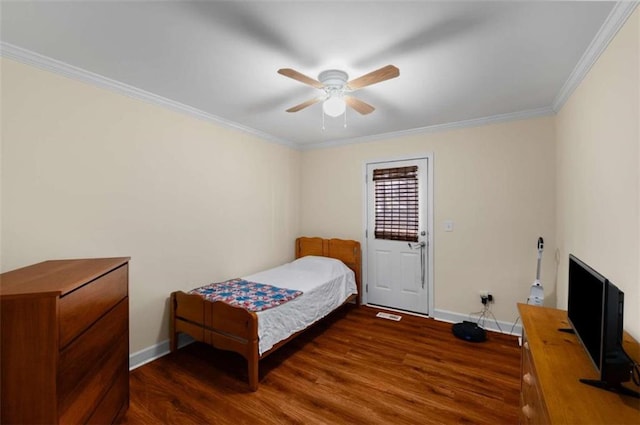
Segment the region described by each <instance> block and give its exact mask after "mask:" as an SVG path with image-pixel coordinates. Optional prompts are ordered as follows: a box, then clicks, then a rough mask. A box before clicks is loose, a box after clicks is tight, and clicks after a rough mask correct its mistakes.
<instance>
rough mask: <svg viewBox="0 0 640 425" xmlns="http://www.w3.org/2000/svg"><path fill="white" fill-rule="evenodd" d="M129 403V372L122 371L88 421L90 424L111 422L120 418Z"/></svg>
mask: <svg viewBox="0 0 640 425" xmlns="http://www.w3.org/2000/svg"><path fill="white" fill-rule="evenodd" d="M128 405H129V374H128V373H122V374H120V376H119V377H118V378H117V379H116V381H115V382H114V383H113V385H112V386H111V388H109V391H108V392H107V394H106V395H105V396H104V398H103V399H102V400H101V401H100V404H98V407H96V410H94V412H93V413H92V414H91V417H90V418H89V420H88V421H87V423H89V424H110V423H113V422H114V421H115V420H116V419H118V416H119V413H121V412H124V410H126V409H127V407H128Z"/></svg>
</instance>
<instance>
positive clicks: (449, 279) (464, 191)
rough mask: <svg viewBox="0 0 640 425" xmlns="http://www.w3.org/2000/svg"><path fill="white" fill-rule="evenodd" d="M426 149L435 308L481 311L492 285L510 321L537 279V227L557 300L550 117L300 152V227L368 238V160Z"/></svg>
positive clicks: (497, 309) (498, 311)
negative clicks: (430, 162)
mask: <svg viewBox="0 0 640 425" xmlns="http://www.w3.org/2000/svg"><path fill="white" fill-rule="evenodd" d="M426 152H432V153H433V155H434V227H435V229H434V230H435V233H434V244H435V245H434V262H435V265H434V273H435V279H434V280H435V287H434V291H435V297H434V298H435V309H436V310H441V311H449V312H454V313H459V314H463V315H466V314H468V313H470V312H475V311H478V310H480V308H481V307H482V305H481V304H480V298H479V291H480V290H483V289H488V290H490V291H491V292H492V293H493V295H494V296H495V299H496V303H495V305H494V306H493V311H494V313H495V315H496V316H497V318H498V320H502V321H506V322H513V321H514V320H515V319H516V317H517V312H516V303H517V302H525V301H526V298H527V296H528V294H529V289H530V285H531V283H532V282H533V280H534V279H535V272H536V259H537V250H536V243H537V239H538V236H543V237H544V238H545V241H546V251H545V254H544V259H543V274H542V280H543V284H544V286H545V290H546V296H547V298H548V299H547V304H549V305H555V292H554V282H555V265H554V261H553V258H554V257H553V252H554V250H555V130H554V119H553V117H547V118H538V119H530V120H524V121H517V122H509V123H503V124H495V125H487V126H483V127H476V128H468V129H460V130H454V131H448V132H442V133H432V134H421V135H415V136H409V137H403V138H397V139H392V140H383V141H378V142H369V143H362V144H354V145H348V146H342V147H335V148H328V149H320V150H313V151H308V152H304V153H303V155H302V170H303V173H302V191H301V193H302V195H301V196H302V203H301V211H300V212H301V230H302V233H303V234H308V235H321V236H325V237H327V236H336V237H343V238H352V239H357V240H361V242H363V241H362V236H363V228H364V224H363V202H364V199H363V185H364V176H363V164H365V163H366V162H367V161H371V160H380V159H385V158H391V159H393V158H398V157H402V156H412V155H419V154H421V153H426ZM445 220H453V221H454V223H455V225H454V231H453V232H444V230H443V222H444V221H445Z"/></svg>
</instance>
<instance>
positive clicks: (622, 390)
mask: <svg viewBox="0 0 640 425" xmlns="http://www.w3.org/2000/svg"><path fill="white" fill-rule="evenodd" d="M580 382H582V383H583V384H587V385H591V386H593V387H596V388H602V389H603V390H607V391H611V392H613V393H618V394H623V395H628V396H631V397H635V398H640V393H639V392H638V391H634V390H632V389H630V388H627V387H623V386H622V385H621V384H619V383H618V384H611V383H609V382H605V381H598V380H597V379H580Z"/></svg>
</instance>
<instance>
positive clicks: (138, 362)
mask: <svg viewBox="0 0 640 425" xmlns="http://www.w3.org/2000/svg"><path fill="white" fill-rule="evenodd" d="M193 341H195V340H194V339H193V338H191V337H190V336H189V335H187V334H183V333H180V334H178V348H182V347H184V346H186V345H189V344H191V343H192V342H193ZM169 351H170V350H169V340H168V339H166V340H164V341H162V342H159V343H157V344H155V345H152V346H151V347H147V348H143V349H142V350H140V351H136V352H135V353H132V354H130V355H129V370H133V369H135V368H137V367H140V366H142V365H144V364H147V363H149V362H152V361H154V360H156V359H159V358H160V357H162V356H166V355H167V354H169Z"/></svg>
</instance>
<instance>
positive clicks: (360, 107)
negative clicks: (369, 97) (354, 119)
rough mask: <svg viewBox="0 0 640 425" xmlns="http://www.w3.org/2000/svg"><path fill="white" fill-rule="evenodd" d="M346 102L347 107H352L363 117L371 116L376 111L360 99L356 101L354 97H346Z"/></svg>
mask: <svg viewBox="0 0 640 425" xmlns="http://www.w3.org/2000/svg"><path fill="white" fill-rule="evenodd" d="M344 101H345V102H346V103H347V105H349V106H351V107H352V108H353V109H355V110H356V112H359V113H360V114H362V115H367V114H370V113H372V112H373V111H374V110H375V109H376V108H374V107H373V106H371V105H369V104H368V103H366V102H363V101H362V100H360V99H356V98H355V97H353V96H345V97H344Z"/></svg>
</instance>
